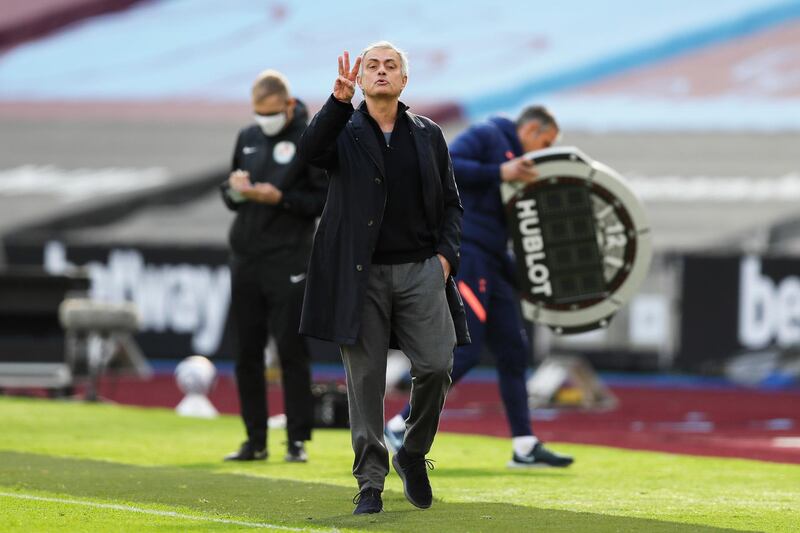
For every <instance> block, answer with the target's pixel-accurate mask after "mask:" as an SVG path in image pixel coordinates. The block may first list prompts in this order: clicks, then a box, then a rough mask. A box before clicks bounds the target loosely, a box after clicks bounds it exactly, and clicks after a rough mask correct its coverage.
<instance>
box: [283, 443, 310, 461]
mask: <svg viewBox="0 0 800 533" xmlns="http://www.w3.org/2000/svg"><path fill="white" fill-rule="evenodd" d="M283 460H284V461H286V462H287V463H305V462H307V461H308V454H307V453H306V449H305V446H304V445H303V441H301V440H290V441H289V444H288V445H287V447H286V457H284V458H283Z"/></svg>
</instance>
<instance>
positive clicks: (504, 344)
mask: <svg viewBox="0 0 800 533" xmlns="http://www.w3.org/2000/svg"><path fill="white" fill-rule="evenodd" d="M558 134H559V129H558V124H557V123H556V120H555V118H554V117H553V115H552V114H551V113H550V112H549V111H548V110H547V109H545V108H544V107H542V106H530V107H527V108H525V109H524V110H523V111H522V112H521V113H520V115H519V117H518V118H517V120H516V121H512V120H509V119H508V118H505V117H499V116H498V117H493V118H490V119H489V120H487V121H485V122H481V123H479V124H476V125H474V126H471V127H470V128H468V129H467V130H466V131H465V132H463V133H461V134H460V135H459V136H458V137H456V138H455V139H454V140H453V142H452V143H451V145H450V156H451V157H452V158H453V168H454V171H455V176H456V181H457V182H458V187H459V190H460V191H461V194H462V197H463V202H464V237H463V238H464V243H463V246H462V248H461V270H460V271H459V275H458V289H459V291H460V292H461V297H462V298H463V299H464V301H465V302H466V304H467V305H466V309H467V323H468V325H469V331H470V335H471V336H472V341H473V343H472V344H470V345H469V346H462V347H459V348H458V349H457V350H456V352H455V356H454V362H453V374H452V377H453V383H456V382H458V381H459V380H460V379H461V378H462V377H464V375H465V374H466V373H467V372H469V370H470V369H472V368H473V367H475V366H476V365H477V364H478V363H479V362H480V357H481V352H482V350H483V346H484V345H487V346H488V347H489V350H490V351H491V353H492V354H493V355H494V357H495V359H496V361H497V371H498V376H499V385H500V396H501V397H502V399H503V405H504V407H505V411H506V419H507V420H508V423H509V426H510V430H511V436H512V453H511V460H510V461H509V462H508V466H509V467H510V468H524V467H541V466H550V467H565V466H569V465H570V464H571V463H572V458H571V457H568V456H565V455H560V454H557V453H555V452H552V451H550V450H548V449H547V448H545V447H544V445H543V444H542V443H541V442H539V440H538V439H537V438H536V436H535V435H534V434H533V430H532V429H531V423H530V413H529V411H528V393H527V390H526V385H525V384H526V376H525V371H526V369H527V367H528V360H529V358H530V344H529V342H528V338H527V335H526V333H525V328H524V326H523V322H522V316H521V313H520V301H519V296H518V295H517V291H516V289H515V281H514V279H515V274H514V270H515V268H514V262H513V259H512V257H511V255H510V254H509V251H508V244H507V243H508V239H509V236H508V231H507V230H506V216H505V208H504V206H503V202H502V201H501V199H500V184H501V183H503V182H517V183H522V184H527V183H531V182H532V181H534V180H535V179H536V177H537V173H536V168H534V165H533V163H532V162H531V161H530V160H529V159H527V158H525V157H523V154H525V153H526V152H531V151H534V150H541V149H544V148H549V147H550V146H551V145H552V144H553V142H555V140H556V138H557V137H558ZM410 410H411V409H410V407H406V409H405V410H404V411H402V412H400V413H399V414H398V415H396V416H394V417H393V418H391V419H390V420H389V422H388V423H387V425H386V428H385V430H384V435H385V437H386V442H387V444H388V445H389V446H390V447H392V448H398V447H400V446H402V443H403V436H404V434H405V419H406V418H408V416H409V412H410Z"/></svg>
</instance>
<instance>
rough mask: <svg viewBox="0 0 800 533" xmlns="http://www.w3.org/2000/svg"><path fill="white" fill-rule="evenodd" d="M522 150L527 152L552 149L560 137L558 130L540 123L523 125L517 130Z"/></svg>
mask: <svg viewBox="0 0 800 533" xmlns="http://www.w3.org/2000/svg"><path fill="white" fill-rule="evenodd" d="M517 133H519V140H520V143H521V144H522V149H523V150H524V151H526V152H532V151H534V150H541V149H543V148H550V147H551V146H552V145H553V143H554V142H556V138H557V137H558V128H555V127H553V126H545V127H542V125H541V124H540V123H539V122H538V121H535V120H533V121H531V122H528V123H527V124H523V125H522V126H520V128H519V129H518V130H517Z"/></svg>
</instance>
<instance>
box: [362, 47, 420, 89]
mask: <svg viewBox="0 0 800 533" xmlns="http://www.w3.org/2000/svg"><path fill="white" fill-rule="evenodd" d="M400 67H401V63H400V54H398V53H397V52H395V51H394V50H392V49H391V48H374V49H372V50H370V51H369V52H367V55H366V56H365V57H364V59H363V61H362V65H361V68H362V69H363V71H362V74H361V76H359V77H358V80H357V81H358V85H359V87H361V90H363V91H364V94H365V95H366V96H371V97H395V98H397V97H399V96H400V93H401V92H403V89H404V88H405V86H406V82H407V81H408V76H404V75H403V74H402V72H401V71H402V69H401V68H400Z"/></svg>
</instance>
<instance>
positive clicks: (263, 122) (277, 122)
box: [254, 112, 286, 137]
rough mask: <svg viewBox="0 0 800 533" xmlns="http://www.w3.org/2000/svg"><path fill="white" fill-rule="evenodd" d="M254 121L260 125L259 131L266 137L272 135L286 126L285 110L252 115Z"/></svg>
mask: <svg viewBox="0 0 800 533" xmlns="http://www.w3.org/2000/svg"><path fill="white" fill-rule="evenodd" d="M254 117H255V119H256V122H257V123H258V125H259V126H261V131H263V132H264V135H266V136H267V137H272V136H273V135H277V134H278V133H280V132H281V130H282V129H283V127H284V126H286V112H283V113H278V114H277V115H269V116H264V115H254Z"/></svg>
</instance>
